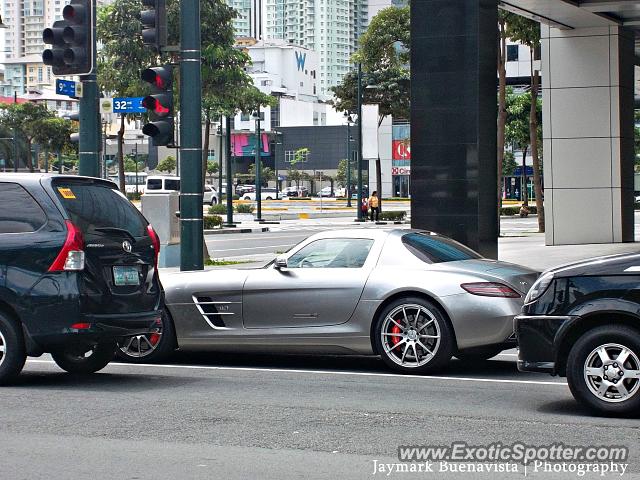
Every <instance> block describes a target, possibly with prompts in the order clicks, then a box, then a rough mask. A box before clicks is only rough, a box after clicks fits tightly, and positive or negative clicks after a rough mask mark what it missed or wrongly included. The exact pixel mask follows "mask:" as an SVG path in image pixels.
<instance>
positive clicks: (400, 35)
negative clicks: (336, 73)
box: [331, 6, 411, 207]
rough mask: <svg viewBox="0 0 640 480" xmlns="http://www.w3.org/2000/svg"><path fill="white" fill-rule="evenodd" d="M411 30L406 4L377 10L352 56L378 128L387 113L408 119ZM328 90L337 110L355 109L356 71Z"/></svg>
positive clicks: (378, 183) (378, 174)
mask: <svg viewBox="0 0 640 480" xmlns="http://www.w3.org/2000/svg"><path fill="white" fill-rule="evenodd" d="M410 31H411V29H410V15H409V6H405V7H388V8H385V9H383V10H380V11H379V12H378V13H377V14H376V16H375V17H373V19H372V20H371V23H370V24H369V27H368V28H367V30H366V31H365V33H364V34H363V35H362V37H360V46H359V49H358V51H357V52H356V53H355V54H354V55H353V61H354V63H361V64H362V71H363V82H362V83H363V85H362V86H363V88H362V95H363V103H364V104H377V105H378V130H379V129H380V125H382V122H383V120H384V119H385V118H386V117H387V116H389V115H392V116H394V117H396V118H409V114H410V106H409V104H410V96H411V95H410V74H409V58H410V47H411V35H410ZM331 90H332V92H333V94H334V95H335V97H336V100H335V101H334V102H333V104H334V106H335V107H336V108H337V109H338V110H345V111H350V112H354V111H355V110H356V106H357V103H358V99H357V96H358V94H357V73H356V72H350V73H348V74H347V75H345V76H344V77H343V79H342V82H341V83H340V84H339V85H337V86H336V87H333V88H332V89H331ZM376 189H377V190H378V191H379V192H382V173H381V162H380V156H379V155H378V158H377V159H376ZM380 207H382V203H380Z"/></svg>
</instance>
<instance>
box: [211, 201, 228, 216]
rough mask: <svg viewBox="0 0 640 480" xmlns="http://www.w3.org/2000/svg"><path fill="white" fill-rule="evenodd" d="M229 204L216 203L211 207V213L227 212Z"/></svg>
mask: <svg viewBox="0 0 640 480" xmlns="http://www.w3.org/2000/svg"><path fill="white" fill-rule="evenodd" d="M226 213H227V206H226V205H225V204H223V203H216V204H215V205H211V206H210V207H209V215H216V214H226Z"/></svg>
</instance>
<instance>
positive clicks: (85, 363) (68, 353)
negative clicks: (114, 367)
mask: <svg viewBox="0 0 640 480" xmlns="http://www.w3.org/2000/svg"><path fill="white" fill-rule="evenodd" d="M115 350H116V344H115V343H111V342H109V343H99V344H97V345H93V346H86V345H85V346H82V345H73V346H69V347H66V348H64V349H62V350H57V351H55V352H52V353H51V356H52V357H53V361H54V362H56V364H57V365H58V366H59V367H60V368H61V369H63V370H65V371H67V372H69V373H80V374H89V373H95V372H97V371H98V370H102V369H103V368H104V367H106V366H107V364H108V363H109V362H110V361H111V360H113V357H114V354H115Z"/></svg>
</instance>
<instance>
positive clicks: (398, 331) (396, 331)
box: [391, 324, 402, 347]
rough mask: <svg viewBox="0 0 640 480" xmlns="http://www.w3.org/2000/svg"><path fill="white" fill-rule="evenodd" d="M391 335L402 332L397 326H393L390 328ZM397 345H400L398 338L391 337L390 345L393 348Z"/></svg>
mask: <svg viewBox="0 0 640 480" xmlns="http://www.w3.org/2000/svg"><path fill="white" fill-rule="evenodd" d="M391 333H394V334H398V333H402V330H400V327H399V326H397V325H396V324H394V325H393V327H391ZM398 343H400V337H395V336H393V337H391V345H393V346H394V347H395V346H396V345H397V344H398Z"/></svg>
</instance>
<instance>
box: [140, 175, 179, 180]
mask: <svg viewBox="0 0 640 480" xmlns="http://www.w3.org/2000/svg"><path fill="white" fill-rule="evenodd" d="M159 179H165V180H180V177H176V176H175V175H149V176H147V180H159Z"/></svg>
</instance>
